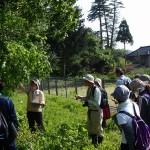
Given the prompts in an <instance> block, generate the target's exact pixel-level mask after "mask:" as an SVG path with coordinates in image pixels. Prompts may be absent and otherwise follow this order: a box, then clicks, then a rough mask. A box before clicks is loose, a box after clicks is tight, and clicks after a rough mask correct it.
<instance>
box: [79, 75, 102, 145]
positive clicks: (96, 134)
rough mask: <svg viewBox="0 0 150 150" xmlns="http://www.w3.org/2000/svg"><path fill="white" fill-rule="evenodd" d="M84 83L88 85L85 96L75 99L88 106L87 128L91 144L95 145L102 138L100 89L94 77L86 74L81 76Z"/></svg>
mask: <svg viewBox="0 0 150 150" xmlns="http://www.w3.org/2000/svg"><path fill="white" fill-rule="evenodd" d="M83 82H84V85H85V86H87V87H88V89H87V95H86V96H79V95H77V96H76V99H77V100H78V99H79V100H81V101H84V102H86V106H87V107H88V113H87V114H88V116H87V130H88V135H89V137H91V138H92V144H93V145H94V146H95V147H97V146H98V145H99V144H100V143H101V142H102V140H103V129H102V113H103V111H102V109H101V108H100V106H99V105H100V103H101V92H100V89H99V88H98V87H97V86H95V84H94V77H93V76H92V75H90V74H87V75H86V76H85V77H83ZM84 106H85V105H84Z"/></svg>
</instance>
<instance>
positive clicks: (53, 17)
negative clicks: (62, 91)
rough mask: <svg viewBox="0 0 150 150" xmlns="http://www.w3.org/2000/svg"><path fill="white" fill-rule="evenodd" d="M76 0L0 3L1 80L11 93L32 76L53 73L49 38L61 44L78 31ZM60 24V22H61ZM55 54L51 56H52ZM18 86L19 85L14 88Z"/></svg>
mask: <svg viewBox="0 0 150 150" xmlns="http://www.w3.org/2000/svg"><path fill="white" fill-rule="evenodd" d="M75 2H76V1H75V0H66V1H53V0H50V1H49V0H43V1H40V0H26V1H25V0H17V1H12V0H8V1H1V2H0V22H1V25H0V31H1V33H0V47H1V54H0V66H1V67H0V70H1V74H0V78H2V80H4V81H5V83H6V87H7V89H6V91H7V92H8V93H10V92H11V91H13V88H14V86H17V85H18V84H19V82H25V81H27V80H29V78H30V77H31V76H36V77H38V78H45V77H47V76H49V74H50V73H51V66H50V62H51V58H50V57H49V56H51V55H49V54H48V52H47V49H48V48H49V46H48V45H47V44H46V42H45V41H46V38H47V37H46V35H48V34H49V35H51V37H55V38H57V39H58V37H59V40H60V39H63V38H64V37H66V36H67V33H68V32H69V31H72V30H74V29H75V28H76V25H77V22H78V10H77V9H76V7H75V6H74V4H75ZM58 20H59V21H58ZM50 54H51V53H50ZM14 83H15V85H14Z"/></svg>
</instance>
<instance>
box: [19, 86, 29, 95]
mask: <svg viewBox="0 0 150 150" xmlns="http://www.w3.org/2000/svg"><path fill="white" fill-rule="evenodd" d="M19 90H20V91H22V92H25V93H28V92H29V90H30V89H29V88H27V87H25V86H24V85H23V84H20V85H19Z"/></svg>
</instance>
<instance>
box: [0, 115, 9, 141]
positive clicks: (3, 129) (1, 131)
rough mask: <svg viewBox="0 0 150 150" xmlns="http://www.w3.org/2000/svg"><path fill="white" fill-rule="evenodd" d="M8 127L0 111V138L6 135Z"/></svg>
mask: <svg viewBox="0 0 150 150" xmlns="http://www.w3.org/2000/svg"><path fill="white" fill-rule="evenodd" d="M8 133H9V129H8V124H7V121H6V119H5V117H4V115H3V113H2V112H0V140H1V139H6V138H7V137H8Z"/></svg>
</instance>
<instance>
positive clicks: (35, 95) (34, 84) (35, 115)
mask: <svg viewBox="0 0 150 150" xmlns="http://www.w3.org/2000/svg"><path fill="white" fill-rule="evenodd" d="M39 86H40V81H39V80H38V79H31V80H30V87H29V88H25V87H24V86H21V87H20V89H21V90H22V91H23V92H25V93H26V94H27V98H28V100H27V118H28V123H29V128H30V130H31V133H33V132H35V131H36V128H35V123H36V124H37V127H38V128H39V129H40V130H44V126H43V119H42V118H43V117H42V109H43V106H45V97H44V93H43V92H42V91H41V90H40V89H39Z"/></svg>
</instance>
